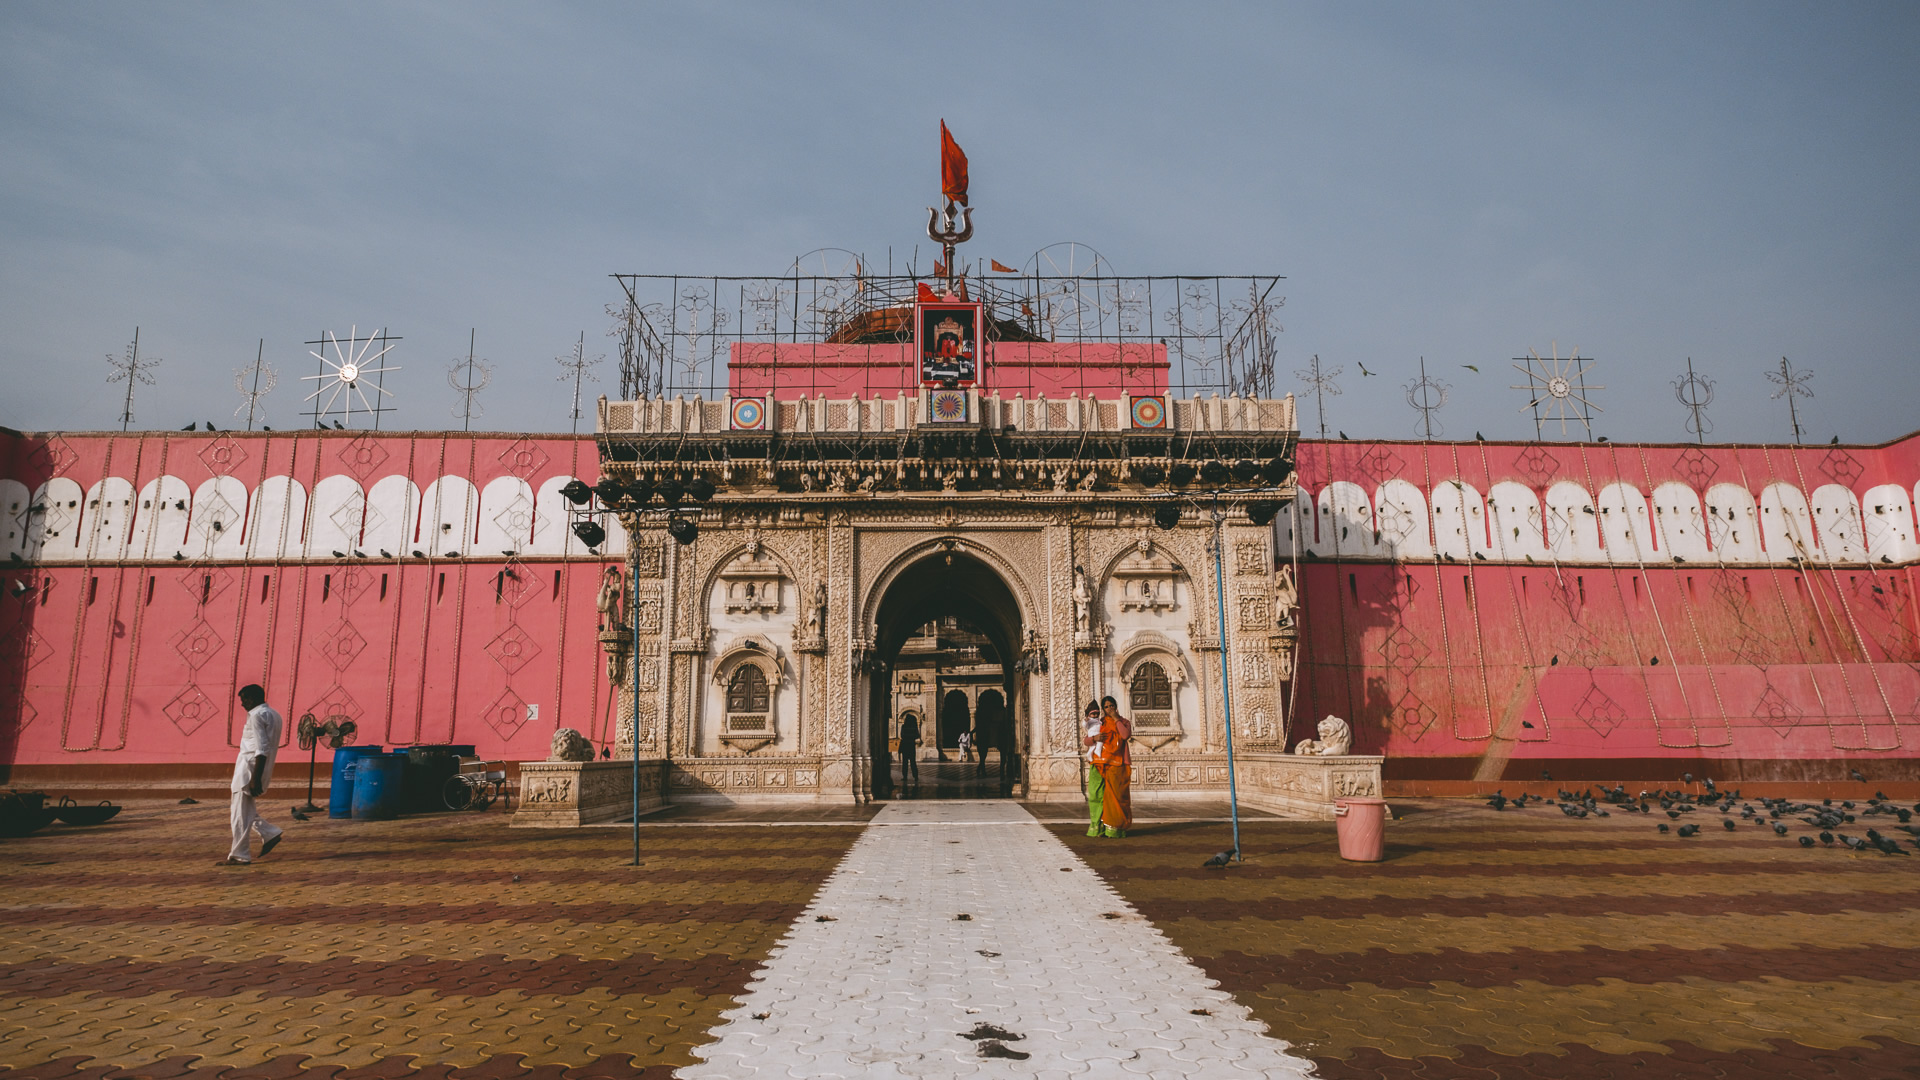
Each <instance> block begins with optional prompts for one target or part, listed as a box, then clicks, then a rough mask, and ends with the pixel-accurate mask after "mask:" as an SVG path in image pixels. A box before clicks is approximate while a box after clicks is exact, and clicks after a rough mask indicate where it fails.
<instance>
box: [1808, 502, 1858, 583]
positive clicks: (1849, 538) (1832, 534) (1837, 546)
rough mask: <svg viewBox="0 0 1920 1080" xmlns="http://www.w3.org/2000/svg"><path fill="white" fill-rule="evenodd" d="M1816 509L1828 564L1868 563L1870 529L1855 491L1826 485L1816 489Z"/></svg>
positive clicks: (1818, 527) (1814, 507)
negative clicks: (1867, 534)
mask: <svg viewBox="0 0 1920 1080" xmlns="http://www.w3.org/2000/svg"><path fill="white" fill-rule="evenodd" d="M1812 509H1813V524H1814V527H1815V528H1816V529H1818V530H1819V536H1820V550H1821V553H1822V554H1824V555H1825V556H1826V558H1827V561H1828V562H1835V563H1863V562H1866V561H1867V536H1866V528H1865V525H1864V523H1863V522H1861V520H1860V501H1859V500H1858V499H1855V498H1854V497H1853V492H1852V491H1850V490H1848V489H1847V488H1845V487H1843V486H1841V485H1839V484H1822V485H1821V486H1820V487H1818V488H1815V489H1814V492H1813V499H1812Z"/></svg>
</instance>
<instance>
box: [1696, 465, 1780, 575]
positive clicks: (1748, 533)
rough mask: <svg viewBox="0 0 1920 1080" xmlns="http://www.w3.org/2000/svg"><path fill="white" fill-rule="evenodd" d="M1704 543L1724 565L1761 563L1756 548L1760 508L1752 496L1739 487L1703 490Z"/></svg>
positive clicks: (1760, 551) (1763, 553)
mask: <svg viewBox="0 0 1920 1080" xmlns="http://www.w3.org/2000/svg"><path fill="white" fill-rule="evenodd" d="M1707 540H1708V542H1709V543H1711V544H1712V545H1713V553H1714V556H1715V557H1716V558H1718V559H1719V560H1720V561H1721V562H1724V563H1757V562H1765V561H1766V558H1767V553H1766V551H1765V550H1764V549H1762V547H1761V545H1760V508H1759V507H1758V506H1757V505H1755V504H1754V501H1753V492H1751V491H1748V490H1747V489H1746V488H1745V487H1744V486H1742V485H1740V484H1715V485H1713V486H1712V487H1710V488H1708V489H1707Z"/></svg>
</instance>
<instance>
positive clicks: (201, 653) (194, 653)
mask: <svg viewBox="0 0 1920 1080" xmlns="http://www.w3.org/2000/svg"><path fill="white" fill-rule="evenodd" d="M172 645H173V651H174V652H177V653H179V654H180V659H181V660H183V661H185V662H186V665H187V668H188V670H190V671H198V670H200V665H202V664H204V663H206V662H207V661H209V660H211V659H213V658H214V657H215V656H218V655H219V654H220V651H221V650H222V649H224V648H226V645H227V643H226V642H225V641H222V640H221V639H220V635H219V634H218V633H215V632H214V629H213V627H212V625H211V624H209V623H208V622H207V620H205V619H196V620H195V621H194V623H193V625H192V626H189V627H187V628H186V629H185V630H181V631H179V632H178V633H176V634H174V635H173V641H172Z"/></svg>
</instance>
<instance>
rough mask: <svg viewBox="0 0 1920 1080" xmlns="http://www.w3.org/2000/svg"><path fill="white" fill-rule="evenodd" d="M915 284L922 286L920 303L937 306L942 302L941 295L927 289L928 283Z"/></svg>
mask: <svg viewBox="0 0 1920 1080" xmlns="http://www.w3.org/2000/svg"><path fill="white" fill-rule="evenodd" d="M914 284H916V285H918V286H920V302H921V303H923V304H937V303H939V302H940V297H939V295H938V294H936V293H935V292H934V291H933V290H932V289H929V288H927V283H926V282H924V281H919V282H915V283H914Z"/></svg>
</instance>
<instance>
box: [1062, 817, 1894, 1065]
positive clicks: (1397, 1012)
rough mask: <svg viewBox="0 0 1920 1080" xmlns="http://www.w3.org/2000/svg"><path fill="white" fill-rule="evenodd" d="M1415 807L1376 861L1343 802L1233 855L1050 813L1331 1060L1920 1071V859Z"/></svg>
mask: <svg viewBox="0 0 1920 1080" xmlns="http://www.w3.org/2000/svg"><path fill="white" fill-rule="evenodd" d="M1396 805H1399V804H1396ZM1402 809H1403V810H1408V811H1411V812H1410V813H1407V814H1406V816H1405V817H1404V819H1403V820H1400V821H1397V822H1394V823H1391V824H1389V825H1388V827H1387V841H1388V848H1387V856H1388V857H1387V861H1385V862H1382V863H1377V864H1358V863H1347V862H1343V861H1342V860H1341V859H1340V858H1339V855H1338V852H1337V850H1336V847H1335V844H1334V841H1333V827H1332V825H1331V824H1328V823H1310V822H1277V821H1272V820H1266V821H1255V822H1249V823H1247V824H1246V825H1244V826H1243V829H1242V843H1243V846H1244V847H1245V849H1246V851H1247V856H1248V860H1247V862H1246V863H1244V864H1243V865H1239V866H1235V867H1232V868H1229V869H1226V870H1209V869H1203V868H1202V867H1201V865H1200V864H1201V862H1202V861H1203V860H1204V859H1205V858H1206V857H1207V856H1209V855H1211V854H1213V853H1214V852H1216V851H1218V850H1220V849H1221V848H1224V847H1226V846H1228V833H1227V829H1226V827H1225V826H1224V825H1219V824H1166V825H1159V826H1153V825H1148V826H1146V827H1145V828H1143V829H1142V831H1140V832H1139V833H1137V834H1136V835H1135V836H1132V837H1129V838H1128V839H1126V840H1120V841H1114V840H1091V839H1088V838H1086V837H1085V836H1084V835H1082V834H1081V831H1080V830H1078V829H1077V828H1074V827H1068V826H1054V828H1055V831H1056V832H1057V833H1058V834H1059V835H1060V836H1061V837H1062V838H1063V839H1065V840H1066V841H1067V842H1068V843H1069V844H1070V845H1071V846H1072V847H1073V849H1074V850H1075V851H1076V852H1078V853H1079V854H1080V855H1081V856H1082V857H1083V858H1085V859H1086V860H1087V861H1088V862H1089V863H1091V864H1092V865H1093V866H1094V867H1095V868H1096V869H1097V870H1099V871H1100V872H1101V873H1102V874H1104V875H1105V876H1106V878H1107V880H1108V881H1109V882H1111V883H1112V884H1113V885H1114V887H1115V888H1116V889H1118V890H1119V891H1120V893H1121V894H1122V895H1124V896H1125V897H1126V898H1127V899H1128V900H1129V901H1131V902H1132V903H1133V904H1134V905H1135V907H1136V908H1138V909H1139V911H1140V912H1141V913H1142V914H1144V915H1146V916H1147V917H1148V918H1150V919H1152V920H1153V921H1154V923H1155V924H1156V925H1157V926H1159V927H1160V929H1161V930H1163V931H1164V932H1165V933H1166V934H1167V935H1168V937H1170V938H1171V939H1172V940H1173V942H1174V943H1175V944H1177V945H1179V946H1180V947H1181V948H1182V949H1183V950H1185V951H1186V953H1187V954H1188V955H1189V956H1190V957H1192V958H1193V959H1194V960H1195V961H1196V962H1197V963H1198V964H1199V965H1200V966H1201V967H1202V968H1203V969H1205V970H1206V972H1207V973H1208V974H1209V975H1211V976H1212V977H1213V978H1215V979H1217V980H1219V982H1220V984H1221V987H1222V988H1223V989H1226V990H1229V991H1231V992H1232V993H1234V994H1235V995H1237V996H1238V997H1239V999H1240V1000H1241V1001H1242V1002H1243V1003H1245V1004H1246V1005H1247V1006H1249V1007H1250V1008H1251V1009H1252V1010H1253V1012H1254V1014H1255V1015H1256V1016H1257V1017H1259V1018H1260V1019H1262V1020H1265V1021H1266V1022H1267V1023H1268V1024H1269V1025H1270V1026H1271V1029H1272V1030H1273V1031H1274V1033H1275V1034H1278V1035H1280V1036H1282V1037H1284V1038H1286V1039H1288V1040H1290V1041H1291V1042H1292V1043H1293V1044H1294V1049H1295V1051H1296V1052H1298V1053H1303V1054H1305V1055H1307V1056H1309V1057H1311V1058H1313V1059H1314V1060H1315V1062H1316V1063H1317V1064H1318V1067H1319V1075H1320V1076H1322V1077H1325V1078H1328V1080H1361V1078H1393V1080H1413V1078H1416V1077H1418V1078H1426V1077H1434V1078H1451V1077H1459V1078H1474V1080H1493V1078H1519V1077H1527V1078H1542V1077H1569V1078H1588V1077H1594V1078H1598V1077H1618V1076H1632V1077H1642V1078H1654V1077H1659V1078H1663V1080H1664V1078H1668V1077H1701V1078H1708V1077H1713V1078H1751V1080H1797V1078H1800V1077H1849V1078H1862V1080H1866V1078H1873V1080H1879V1078H1896V1077H1920V865H1916V864H1920V857H1911V856H1910V857H1906V858H1896V857H1891V856H1886V855H1882V854H1880V853H1878V852H1872V853H1868V854H1854V853H1851V852H1848V851H1845V850H1844V849H1841V848H1840V847H1839V845H1835V846H1834V847H1833V848H1826V847H1819V846H1816V847H1815V848H1813V849H1811V850H1808V849H1803V848H1801V847H1799V846H1798V843H1797V840H1796V839H1795V838H1791V837H1790V838H1787V839H1781V838H1777V837H1775V836H1774V835H1773V834H1772V833H1771V832H1770V831H1767V830H1764V829H1760V828H1754V827H1748V826H1745V825H1744V824H1743V825H1742V826H1741V827H1740V828H1739V829H1738V830H1736V831H1734V832H1730V833H1729V832H1726V831H1725V830H1723V829H1721V828H1720V827H1719V823H1718V821H1717V820H1714V819H1715V818H1717V817H1718V816H1719V815H1717V814H1713V815H1709V814H1696V815H1694V817H1696V818H1698V819H1703V820H1704V821H1705V823H1706V824H1707V825H1709V826H1712V828H1711V829H1710V830H1703V834H1702V835H1700V836H1697V837H1693V838H1690V839H1682V838H1680V837H1677V836H1674V835H1672V834H1666V835H1661V834H1658V833H1657V832H1656V831H1655V828H1654V824H1653V821H1652V820H1651V819H1649V818H1647V817H1642V816H1639V815H1634V816H1632V817H1626V816H1616V817H1614V818H1611V819H1606V820H1601V819H1595V818H1590V819H1587V820H1584V821H1575V820H1570V819H1568V818H1566V817H1564V816H1562V815H1561V814H1560V813H1559V812H1557V811H1556V810H1555V809H1554V808H1552V807H1542V808H1534V809H1528V810H1524V811H1513V810H1508V811H1505V812H1501V813H1496V812H1494V811H1492V810H1490V809H1486V808H1484V807H1483V806H1481V804H1479V803H1477V802H1450V801H1439V800H1430V801H1421V802H1418V803H1417V804H1410V805H1406V806H1403V807H1402ZM1656 816H1657V815H1656ZM1794 826H1795V827H1794V830H1793V832H1794V834H1795V836H1796V837H1797V835H1798V834H1799V833H1801V832H1811V831H1812V830H1807V829H1801V828H1799V826H1798V823H1797V822H1794ZM1854 831H1856V832H1860V831H1864V829H1859V830H1854ZM1895 835H1902V836H1904V835H1905V834H1895Z"/></svg>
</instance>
